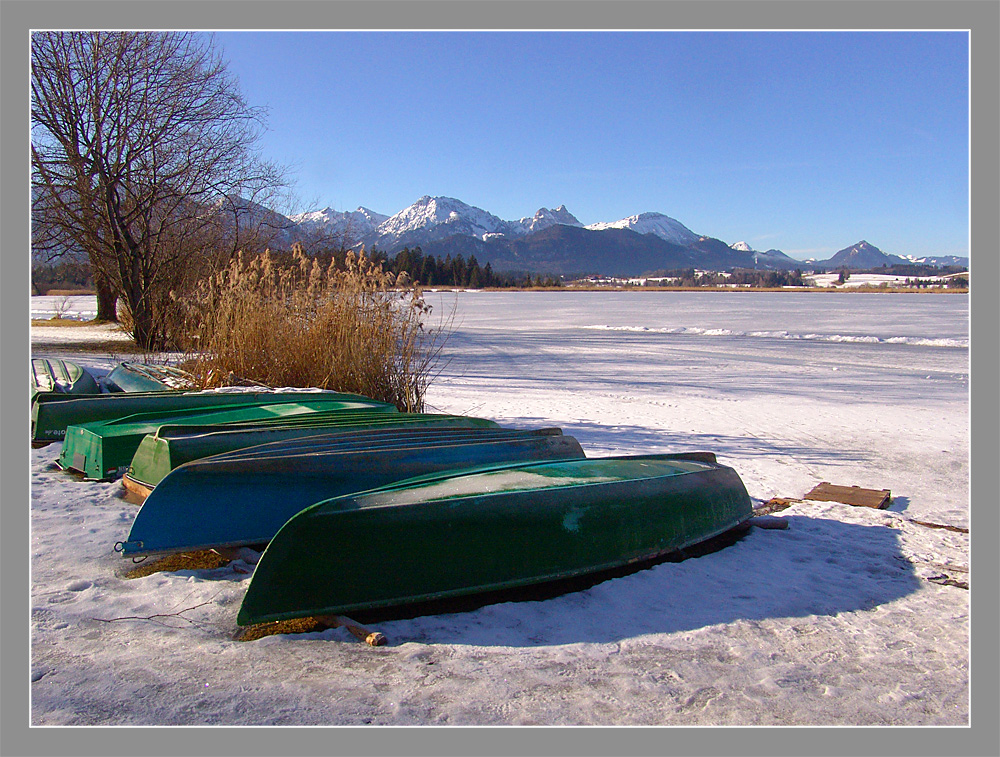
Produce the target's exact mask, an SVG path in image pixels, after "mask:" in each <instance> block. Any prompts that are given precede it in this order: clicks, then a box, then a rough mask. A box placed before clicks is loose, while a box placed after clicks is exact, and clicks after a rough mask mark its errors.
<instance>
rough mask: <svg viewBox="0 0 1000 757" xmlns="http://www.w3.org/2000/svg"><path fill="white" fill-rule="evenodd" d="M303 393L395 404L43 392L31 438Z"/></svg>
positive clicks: (51, 438) (251, 395)
mask: <svg viewBox="0 0 1000 757" xmlns="http://www.w3.org/2000/svg"><path fill="white" fill-rule="evenodd" d="M304 395H305V396H308V397H309V398H310V399H316V398H320V399H325V400H330V401H345V400H351V401H358V402H360V401H363V402H366V403H369V404H371V405H372V406H388V407H392V406H391V405H388V404H387V403H385V402H377V401H375V400H372V399H369V398H367V397H362V396H361V395H357V394H347V393H340V392H135V393H125V392H123V393H118V394H102V395H98V396H94V397H74V396H71V395H61V394H44V395H39V396H38V397H36V398H35V402H34V403H33V404H32V407H31V441H32V443H34V444H36V445H37V444H48V443H50V442H58V441H61V440H62V439H63V437H65V436H66V428H67V427H68V426H75V425H80V424H83V423H96V422H98V421H107V420H113V419H116V418H122V417H124V416H126V415H132V414H134V413H148V412H160V411H164V412H169V411H173V410H191V409H197V408H204V407H211V406H219V405H232V406H240V405H263V404H266V403H269V402H294V401H295V400H297V399H298V398H300V397H302V396H304Z"/></svg>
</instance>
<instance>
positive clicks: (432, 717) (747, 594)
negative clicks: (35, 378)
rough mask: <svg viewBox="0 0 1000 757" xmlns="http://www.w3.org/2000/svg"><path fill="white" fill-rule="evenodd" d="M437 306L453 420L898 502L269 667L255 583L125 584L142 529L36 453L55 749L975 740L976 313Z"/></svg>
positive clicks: (723, 302) (770, 491)
mask: <svg viewBox="0 0 1000 757" xmlns="http://www.w3.org/2000/svg"><path fill="white" fill-rule="evenodd" d="M428 298H429V301H430V302H431V303H432V304H433V305H434V312H433V315H434V318H432V321H435V320H437V318H438V317H439V316H441V315H442V314H445V315H446V314H448V313H451V312H453V311H454V319H455V320H454V333H453V334H452V335H451V338H450V339H449V341H448V343H447V345H446V348H445V351H444V353H443V357H444V358H445V362H444V364H443V365H442V367H441V373H440V375H439V376H437V378H436V380H435V381H434V382H433V383H432V385H431V387H430V389H429V391H428V394H427V401H428V404H429V405H430V406H431V408H430V409H434V410H439V411H445V412H454V413H466V414H472V415H478V416H482V417H487V418H492V419H494V420H497V421H499V422H500V423H501V424H503V425H509V426H519V427H530V428H537V427H541V426H549V425H556V426H560V427H562V428H563V430H564V432H565V433H567V434H571V435H573V436H575V437H576V438H577V439H578V440H579V441H580V443H581V444H582V446H583V447H584V449H585V451H586V453H587V454H588V456H601V455H607V454H623V453H633V452H634V453H642V452H658V451H691V450H710V451H714V452H716V453H717V455H718V456H719V460H720V462H722V463H725V464H727V465H731V466H732V467H733V468H734V469H735V470H736V471H737V472H738V473H739V474H740V476H741V478H742V479H743V481H744V483H745V484H746V487H747V490H748V491H749V493H750V495H751V497H752V498H753V499H754V500H755V503H757V504H759V503H761V502H763V501H765V500H767V499H769V498H770V497H773V496H781V497H790V498H802V497H803V495H804V494H805V493H806V492H807V491H809V490H810V489H811V488H812V487H813V486H815V485H816V484H818V483H819V482H821V481H829V482H831V483H834V484H843V485H858V486H863V487H868V488H875V489H883V488H885V489H890V490H891V491H892V494H893V497H894V500H893V503H892V506H891V507H890V508H889V509H888V510H870V509H868V508H858V507H850V506H847V505H840V504H836V503H829V502H812V501H804V502H798V503H795V504H793V505H792V506H791V507H790V508H788V509H787V510H784V511H781V512H779V513H778V514H777V517H781V518H784V519H786V520H787V521H788V523H789V528H788V529H787V530H785V531H775V530H762V529H753V530H752V531H751V532H750V533H749V535H747V536H746V537H745V538H744V539H742V540H741V541H739V542H738V543H736V544H734V545H732V546H730V547H727V548H725V549H723V550H721V551H719V552H717V553H713V554H709V555H705V556H702V557H699V558H696V559H691V560H686V561H684V562H680V563H664V564H661V565H657V566H655V567H654V568H651V569H648V570H643V571H641V572H638V573H635V574H632V575H629V576H625V577H623V578H618V579H614V580H611V581H606V582H604V583H601V584H599V585H597V586H594V587H593V588H591V589H588V590H585V591H581V592H576V593H573V594H567V595H564V596H560V597H556V598H553V599H548V600H545V601H536V602H520V603H505V604H498V605H492V606H488V607H484V608H481V609H479V610H476V611H472V612H465V613H458V614H451V615H438V616H425V617H419V618H413V619H410V620H398V621H393V622H387V623H385V624H380V625H379V630H380V631H382V632H383V633H385V634H386V635H387V637H388V638H389V640H390V643H389V645H388V646H387V647H381V648H378V649H370V648H365V647H364V646H363V645H360V644H358V643H356V642H355V641H354V640H353V637H351V636H350V635H349V634H347V632H346V631H344V630H343V629H331V630H329V631H324V632H322V633H313V634H304V635H298V636H292V635H286V636H273V637H268V638H265V639H262V640H260V641H258V642H249V643H240V642H235V641H233V640H232V633H233V631H234V630H235V617H236V613H237V610H238V608H239V603H240V601H241V598H242V595H243V593H244V591H245V587H246V583H247V581H248V580H249V573H250V571H252V569H253V566H252V563H251V564H247V563H245V562H243V561H237V563H234V564H233V565H232V567H229V568H220V569H217V570H214V571H180V572H177V573H158V574H154V575H152V576H148V577H146V578H140V579H132V580H124V579H122V578H121V577H120V576H119V571H120V570H121V558H120V556H118V555H116V554H114V552H113V545H114V543H115V542H116V541H119V540H121V539H123V538H124V537H125V536H126V534H127V532H128V528H129V525H130V524H131V520H132V518H134V515H135V508H134V506H133V505H129V504H128V503H127V502H125V501H123V500H122V499H121V497H120V485H119V484H118V483H117V482H113V483H93V482H90V483H80V482H79V481H77V480H76V479H74V478H72V477H69V476H67V475H65V474H63V473H61V472H59V471H55V470H52V469H51V468H50V467H49V464H50V463H51V461H52V460H53V459H54V458H55V457H56V456H57V455H58V448H57V446H56V445H50V446H48V447H45V448H42V449H39V450H33V451H32V472H31V476H32V504H31V524H32V534H31V554H32V579H31V580H32V592H31V593H32V600H31V601H32V621H31V634H32V683H31V695H32V709H31V713H32V716H31V717H32V723H33V724H35V725H45V724H81V725H82V724H101V725H115V724H134V725H138V724H189V725H197V724H288V725H311V724H354V725H358V724H368V723H370V724H375V725H378V724H388V725H428V724H431V725H455V724H457V725H532V724H540V725H597V724H607V725H612V724H613V725H722V724H725V725H767V724H783V725H793V724H796V725H818V724H830V725H834V724H836V725H931V724H938V725H944V724H948V725H965V724H968V722H969V699H968V696H969V661H968V653H969V643H968V632H969V605H970V602H969V598H970V591H969V589H968V586H969V582H970V575H969V536H968V533H967V532H963V530H962V529H967V528H968V527H969V524H970V507H969V324H968V298H967V297H966V296H965V295H943V294H938V295H929V294H901V295H893V294H878V295H867V294H856V293H852V294H804V293H803V294H799V293H717V292H711V293H707V292H706V293H666V292H648V293H647V292H609V293H592V292H496V293H494V292H463V293H458V294H454V293H428ZM32 307H33V310H34V308H35V307H36V304H35V303H34V302H33V305H32ZM38 308H39V310H41V308H42V304H41V303H38ZM85 308H86V304H83V305H81V306H80V308H79V309H80V310H85ZM58 330H59V329H58V328H55V327H52V328H48V327H44V328H40V329H36V330H34V332H33V339H35V340H36V342H44V343H46V344H49V345H53V344H56V343H57V342H56V340H54V339H51V338H50V336H48V333H49V332H53V331H58ZM63 330H66V329H63ZM72 330H76V329H72ZM48 349H51V348H48ZM71 354H72V353H71ZM77 359H78V360H79V362H81V363H82V364H84V365H86V366H89V367H92V368H94V369H96V370H98V371H100V370H104V369H107V368H108V367H110V361H111V358H110V356H108V357H107V358H105V357H102V356H99V355H94V354H89V355H88V354H85V353H81V354H80V355H79V356H77ZM926 523H932V524H936V525H944V526H948V527H949V528H935V527H931V526H927V525H922V524H926ZM317 579H318V580H329V579H330V577H317ZM177 613H180V614H179V615H177ZM154 615H155V616H158V617H157V619H156V620H150V619H149V618H151V617H152V616H154ZM111 620H114V621H115V622H110V621H111Z"/></svg>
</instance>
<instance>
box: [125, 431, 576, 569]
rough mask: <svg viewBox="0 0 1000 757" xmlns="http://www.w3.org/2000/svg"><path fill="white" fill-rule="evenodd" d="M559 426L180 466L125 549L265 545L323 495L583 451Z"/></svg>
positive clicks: (323, 440) (266, 449)
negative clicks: (294, 517)
mask: <svg viewBox="0 0 1000 757" xmlns="http://www.w3.org/2000/svg"><path fill="white" fill-rule="evenodd" d="M583 457H584V453H583V450H582V449H581V447H580V444H579V443H578V442H577V441H576V439H574V438H572V437H570V436H564V435H563V434H562V433H561V432H560V431H559V429H540V430H536V431H528V430H516V429H501V428H409V429H384V430H378V431H371V430H365V431H343V432H340V433H329V434H324V435H322V436H315V437H309V438H305V439H298V440H292V441H287V442H276V443H271V444H264V445H261V446H258V447H251V448H249V449H245V450H239V451H237V452H233V453H229V454H223V455H216V456H214V457H208V458H204V459H202V460H197V461H194V462H190V463H186V464H185V465H182V466H180V467H179V468H177V469H176V470H174V471H173V472H172V473H170V474H169V475H168V476H167V477H166V478H164V479H163V480H162V481H161V482H160V483H159V484H158V485H157V486H156V488H155V489H153V491H152V492H151V493H150V495H149V496H148V497H147V498H146V500H145V502H144V503H143V505H142V508H141V509H140V510H139V513H138V514H137V515H136V517H135V520H134V522H133V523H132V528H131V530H130V532H129V535H128V540H127V541H125V542H123V543H120V544H119V545H118V546H117V548H118V549H119V550H120V551H122V552H123V553H124V554H126V555H133V556H135V555H148V554H164V553H170V552H193V551H197V550H204V549H220V548H230V547H239V546H246V545H259V544H266V543H267V542H268V541H270V540H271V538H272V537H273V536H274V535H275V534H276V533H277V532H278V530H279V529H280V528H281V527H282V525H284V523H285V522H286V521H287V520H288V519H289V518H291V517H292V516H294V515H295V514H296V513H298V512H299V511H301V510H303V509H305V508H306V507H309V506H310V505H312V504H314V503H316V502H319V501H321V500H327V499H330V498H331V497H336V496H341V495H344V494H353V493H356V492H359V491H365V490H368V489H373V488H376V487H380V486H385V485H387V484H392V483H396V482H398V481H401V480H404V479H408V478H413V477H415V476H421V475H427V474H434V473H441V472H444V471H452V470H455V469H466V468H469V467H470V466H481V465H497V464H513V463H521V462H529V461H543V460H568V459H579V458H583Z"/></svg>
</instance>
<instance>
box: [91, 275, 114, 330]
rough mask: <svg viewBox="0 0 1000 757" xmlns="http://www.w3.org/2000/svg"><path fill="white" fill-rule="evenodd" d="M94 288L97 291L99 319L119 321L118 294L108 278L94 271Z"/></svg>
mask: <svg viewBox="0 0 1000 757" xmlns="http://www.w3.org/2000/svg"><path fill="white" fill-rule="evenodd" d="M94 289H95V290H96V291H97V320H98V321H111V322H113V323H117V322H118V310H117V308H116V307H115V303H116V302H117V301H118V295H117V294H115V290H114V289H113V288H112V287H111V285H110V284H109V283H108V281H107V279H105V278H104V277H103V276H101V275H100V274H99V273H96V272H95V273H94Z"/></svg>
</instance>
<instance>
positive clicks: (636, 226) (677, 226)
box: [584, 213, 699, 245]
mask: <svg viewBox="0 0 1000 757" xmlns="http://www.w3.org/2000/svg"><path fill="white" fill-rule="evenodd" d="M584 228H587V229H590V230H591V231H601V230H602V229H631V230H632V231H634V232H636V233H637V234H655V235H656V236H658V237H659V238H660V239H663V240H665V241H667V242H671V243H673V244H679V245H687V244H692V243H693V242H697V241H698V239H699V235H698V234H695V233H694V232H693V231H691V229H689V228H688V227H687V226H685V225H684V224H682V223H681V222H680V221H677V220H675V219H673V218H671V217H670V216H665V215H663V213H640V214H639V215H636V216H629V217H628V218H622V219H621V220H620V221H612V222H610V223H604V222H601V223H592V224H589V225H588V226H585V227H584Z"/></svg>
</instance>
